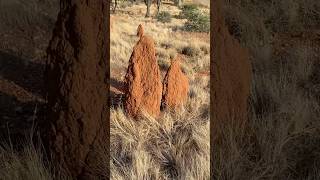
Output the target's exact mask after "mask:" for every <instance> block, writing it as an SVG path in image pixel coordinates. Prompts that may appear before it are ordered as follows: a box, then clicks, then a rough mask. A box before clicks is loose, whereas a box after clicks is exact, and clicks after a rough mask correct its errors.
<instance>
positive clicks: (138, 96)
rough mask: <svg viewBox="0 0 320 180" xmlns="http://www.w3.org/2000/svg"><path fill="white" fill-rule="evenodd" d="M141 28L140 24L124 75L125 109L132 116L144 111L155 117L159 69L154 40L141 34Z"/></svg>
mask: <svg viewBox="0 0 320 180" xmlns="http://www.w3.org/2000/svg"><path fill="white" fill-rule="evenodd" d="M139 27H140V26H139ZM141 29H143V27H142V26H141V28H138V33H137V35H138V36H140V40H139V41H138V42H137V44H136V45H135V46H134V48H133V52H132V54H131V57H130V60H129V66H128V70H127V73H126V76H125V83H126V90H125V93H126V101H125V109H126V111H127V113H128V114H129V115H130V116H132V117H137V116H138V115H141V113H145V112H146V113H148V114H149V115H151V116H153V117H157V116H158V115H159V114H160V103H161V95H162V83H161V75H160V69H159V65H158V62H157V58H156V49H155V45H154V41H153V39H152V38H151V37H150V36H147V35H143V31H141Z"/></svg>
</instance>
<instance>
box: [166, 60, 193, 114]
mask: <svg viewBox="0 0 320 180" xmlns="http://www.w3.org/2000/svg"><path fill="white" fill-rule="evenodd" d="M181 58H182V57H181V56H179V55H178V56H177V57H176V58H175V59H173V60H172V61H171V65H170V67H169V69H168V71H167V73H166V75H165V78H164V82H163V96H162V102H163V103H164V105H165V107H169V108H171V109H177V108H179V107H181V106H182V105H183V104H184V103H185V102H186V100H187V97H188V91H189V81H188V77H187V76H186V75H185V74H184V73H183V72H182V71H181V67H180V63H181Z"/></svg>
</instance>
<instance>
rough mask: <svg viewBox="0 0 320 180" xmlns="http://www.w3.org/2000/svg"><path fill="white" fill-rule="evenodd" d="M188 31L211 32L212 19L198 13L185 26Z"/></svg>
mask: <svg viewBox="0 0 320 180" xmlns="http://www.w3.org/2000/svg"><path fill="white" fill-rule="evenodd" d="M184 29H185V30H186V31H191V32H209V31H210V17H209V16H208V15H204V14H202V13H196V14H194V15H193V16H192V17H191V18H189V19H188V21H187V22H186V23H185V25H184Z"/></svg>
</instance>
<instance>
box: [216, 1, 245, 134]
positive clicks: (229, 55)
mask: <svg viewBox="0 0 320 180" xmlns="http://www.w3.org/2000/svg"><path fill="white" fill-rule="evenodd" d="M213 4H214V6H213V10H212V14H211V17H212V18H213V27H214V28H213V32H211V36H212V40H213V45H212V46H211V47H212V48H213V49H212V51H211V52H213V58H212V63H211V66H212V67H211V77H212V79H211V82H210V84H211V111H212V114H214V119H213V120H212V122H214V123H213V124H214V125H219V124H221V122H226V123H231V120H235V121H236V122H238V123H237V124H238V125H241V124H242V123H243V122H245V121H246V119H247V98H248V96H249V91H250V82H251V64H250V62H249V57H248V51H247V50H246V49H244V48H242V47H241V46H240V44H239V43H238V42H237V40H235V39H234V38H233V37H232V36H231V35H230V34H229V32H228V29H227V27H226V26H225V22H224V18H223V17H222V14H223V13H222V12H221V11H222V4H221V2H220V0H214V2H213ZM218 129H219V128H218Z"/></svg>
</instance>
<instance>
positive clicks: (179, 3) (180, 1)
mask: <svg viewBox="0 0 320 180" xmlns="http://www.w3.org/2000/svg"><path fill="white" fill-rule="evenodd" d="M174 5H175V6H178V7H181V5H182V0H175V1H174Z"/></svg>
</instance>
